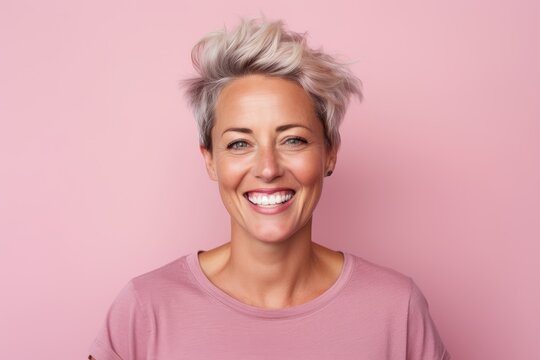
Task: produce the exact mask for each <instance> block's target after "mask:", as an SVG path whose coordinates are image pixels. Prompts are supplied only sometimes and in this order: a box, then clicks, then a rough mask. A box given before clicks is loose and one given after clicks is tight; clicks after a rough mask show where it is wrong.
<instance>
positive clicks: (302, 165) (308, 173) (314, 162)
mask: <svg viewBox="0 0 540 360" xmlns="http://www.w3.org/2000/svg"><path fill="white" fill-rule="evenodd" d="M289 169H290V170H291V171H292V172H293V173H294V175H295V177H296V178H297V179H298V181H300V182H301V183H302V184H306V185H308V184H314V183H318V182H320V181H322V175H321V174H322V172H323V162H322V154H319V153H317V152H310V153H305V154H302V156H296V157H293V158H291V159H289Z"/></svg>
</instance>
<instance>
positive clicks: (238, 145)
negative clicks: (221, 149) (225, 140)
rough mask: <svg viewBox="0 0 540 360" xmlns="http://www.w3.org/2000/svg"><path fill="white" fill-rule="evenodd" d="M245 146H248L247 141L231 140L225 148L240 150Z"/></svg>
mask: <svg viewBox="0 0 540 360" xmlns="http://www.w3.org/2000/svg"><path fill="white" fill-rule="evenodd" d="M247 147H248V143H247V142H246V141H244V140H237V141H233V142H232V143H230V144H229V145H227V149H232V150H242V149H245V148H247Z"/></svg>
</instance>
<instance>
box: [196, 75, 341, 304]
mask: <svg viewBox="0 0 540 360" xmlns="http://www.w3.org/2000/svg"><path fill="white" fill-rule="evenodd" d="M280 128H281V130H278V129H280ZM230 129H234V130H230ZM238 129H243V130H238ZM212 143H213V148H212V151H209V150H207V149H206V148H204V147H202V146H201V148H200V150H201V153H202V155H203V157H204V160H205V164H206V168H207V171H208V175H209V177H210V178H211V179H212V180H214V181H217V183H218V186H219V191H220V195H221V198H222V200H223V204H224V205H225V208H226V209H227V211H228V212H229V214H230V216H231V239H230V242H229V243H226V244H224V245H222V246H220V247H218V248H215V249H212V250H210V251H206V252H203V253H201V254H200V255H199V259H200V262H201V267H202V269H203V271H204V272H205V274H206V276H207V277H208V278H209V279H210V281H212V282H213V283H214V284H215V285H216V286H218V287H220V288H221V289H222V290H224V291H225V292H227V293H229V294H230V295H231V296H233V297H235V298H237V299H239V300H240V301H242V302H244V303H248V304H250V305H254V306H259V307H264V308H284V307H289V306H294V305H298V304H301V303H304V302H307V301H309V300H311V299H313V298H314V297H316V296H318V295H320V294H321V293H322V292H324V291H325V290H326V289H328V288H329V287H330V286H331V285H332V284H333V283H334V282H335V281H336V279H337V277H338V276H339V273H340V271H341V266H342V264H343V255H342V254H341V253H339V252H335V251H332V250H330V249H327V248H325V247H323V246H321V245H318V244H315V243H313V242H312V241H311V227H312V215H313V210H314V209H315V207H316V205H317V202H318V201H319V198H320V195H321V191H322V188H323V180H324V174H325V173H327V172H328V171H331V170H333V169H334V166H335V163H336V158H337V154H336V151H335V150H334V149H331V148H328V147H327V145H326V144H325V141H324V128H323V125H322V123H321V121H320V120H319V119H318V117H317V115H316V113H315V108H314V104H313V101H312V99H311V97H310V96H309V94H307V93H306V92H305V91H304V90H303V88H302V87H301V86H299V85H298V84H297V83H296V82H294V81H291V80H287V79H283V78H278V77H267V76H263V75H249V76H245V77H242V78H240V79H237V80H234V81H233V82H232V83H230V84H228V85H227V86H226V87H225V88H224V89H222V91H221V93H220V95H219V97H218V101H217V104H216V109H215V123H214V128H213V129H212ZM276 187H285V188H290V189H293V190H294V191H296V194H295V196H294V198H293V200H294V201H292V200H291V201H292V202H291V205H290V206H289V207H288V208H287V209H286V210H285V211H284V212H281V213H279V214H272V215H268V214H260V213H258V212H256V211H254V210H253V209H252V208H251V206H250V204H249V202H248V200H247V199H246V198H245V197H244V193H245V192H247V191H249V190H253V189H257V188H276Z"/></svg>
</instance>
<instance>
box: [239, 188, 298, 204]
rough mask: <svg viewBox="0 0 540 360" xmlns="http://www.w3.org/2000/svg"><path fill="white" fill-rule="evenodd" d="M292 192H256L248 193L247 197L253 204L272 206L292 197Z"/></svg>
mask: <svg viewBox="0 0 540 360" xmlns="http://www.w3.org/2000/svg"><path fill="white" fill-rule="evenodd" d="M293 195H294V194H293V193H291V192H289V191H281V192H278V193H273V194H271V195H268V194H256V193H248V196H247V197H248V199H249V201H251V202H252V203H253V204H256V205H259V206H274V205H276V204H282V203H284V202H287V201H289V200H290V199H291V198H292V197H293Z"/></svg>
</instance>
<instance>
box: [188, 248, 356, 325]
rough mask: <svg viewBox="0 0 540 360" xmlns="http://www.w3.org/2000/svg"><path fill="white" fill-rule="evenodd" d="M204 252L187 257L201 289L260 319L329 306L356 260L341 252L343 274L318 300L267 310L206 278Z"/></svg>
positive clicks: (290, 314) (282, 316)
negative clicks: (202, 266) (241, 298)
mask: <svg viewBox="0 0 540 360" xmlns="http://www.w3.org/2000/svg"><path fill="white" fill-rule="evenodd" d="M202 251H203V250H197V251H195V252H192V253H190V254H188V256H187V257H186V260H187V264H188V266H189V269H190V270H191V273H192V274H193V276H194V277H195V280H196V281H197V283H198V284H199V285H200V287H201V288H202V289H203V290H205V291H206V292H207V293H208V294H209V295H210V296H212V297H214V298H216V299H217V300H219V301H220V302H221V303H223V304H224V305H226V306H228V307H230V308H232V309H234V310H236V311H239V312H241V313H244V314H247V315H251V316H254V317H260V318H269V319H280V318H292V317H298V316H301V315H305V314H307V313H311V312H314V311H316V310H318V309H320V308H322V307H324V306H325V305H327V304H328V303H329V302H330V301H331V300H332V299H334V298H335V297H336V296H337V295H338V294H339V292H340V291H341V289H342V288H343V287H344V286H345V284H346V283H347V281H348V280H349V278H350V275H351V270H352V267H353V262H354V258H353V257H352V255H351V254H350V253H348V252H345V251H340V252H341V253H342V254H343V256H344V263H343V266H342V269H341V273H340V275H339V277H338V278H337V280H336V281H335V282H334V284H332V286H331V287H329V288H328V289H326V291H324V292H323V293H322V294H320V295H319V296H317V297H316V298H313V299H311V300H310V301H308V302H305V303H303V304H299V305H295V306H292V307H288V308H283V309H266V308H261V307H258V306H253V305H249V304H246V303H243V302H241V301H240V300H238V299H236V298H234V297H232V296H231V295H229V294H227V293H226V292H225V291H223V290H222V289H220V288H219V287H217V286H216V285H215V284H214V283H212V282H211V281H210V279H208V278H207V277H206V274H205V273H204V272H203V271H202V268H201V264H200V262H199V256H198V254H199V253H200V252H202Z"/></svg>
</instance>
